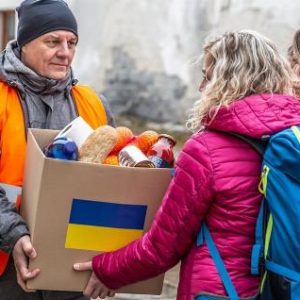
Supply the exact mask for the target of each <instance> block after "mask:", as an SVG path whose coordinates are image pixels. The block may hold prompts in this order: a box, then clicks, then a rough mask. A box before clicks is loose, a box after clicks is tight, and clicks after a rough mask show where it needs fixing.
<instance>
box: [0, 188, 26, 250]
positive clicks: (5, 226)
mask: <svg viewBox="0 0 300 300" xmlns="http://www.w3.org/2000/svg"><path fill="white" fill-rule="evenodd" d="M24 235H29V231H28V228H27V226H26V223H25V221H24V220H23V218H22V217H21V216H20V215H19V214H18V212H17V209H16V206H15V204H14V203H12V202H10V201H8V199H7V197H6V195H5V190H4V189H3V188H2V187H1V186H0V250H3V251H4V252H7V253H10V252H11V251H12V249H13V247H14V246H15V243H16V242H17V240H18V239H19V238H21V237H22V236H24Z"/></svg>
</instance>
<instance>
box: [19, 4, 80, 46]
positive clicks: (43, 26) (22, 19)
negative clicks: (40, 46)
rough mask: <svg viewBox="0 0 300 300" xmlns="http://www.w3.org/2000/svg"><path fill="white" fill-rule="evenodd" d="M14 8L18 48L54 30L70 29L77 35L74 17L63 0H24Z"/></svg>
mask: <svg viewBox="0 0 300 300" xmlns="http://www.w3.org/2000/svg"><path fill="white" fill-rule="evenodd" d="M16 10H17V13H18V18H19V23H18V34H17V41H18V45H19V47H20V48H21V47H23V46H24V45H25V44H27V43H28V42H30V41H32V40H34V39H36V38H38V37H39V36H41V35H43V34H45V33H48V32H51V31H55V30H66V31H71V32H73V33H74V34H76V36H78V33H77V22H76V19H75V17H74V15H73V13H72V11H71V10H70V8H69V7H68V5H67V3H66V2H64V1H63V0H25V1H23V2H22V3H21V5H20V6H19V7H17V9H16Z"/></svg>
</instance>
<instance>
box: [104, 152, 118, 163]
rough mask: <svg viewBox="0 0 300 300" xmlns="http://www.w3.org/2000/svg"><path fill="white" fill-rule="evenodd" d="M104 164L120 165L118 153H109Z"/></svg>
mask: <svg viewBox="0 0 300 300" xmlns="http://www.w3.org/2000/svg"><path fill="white" fill-rule="evenodd" d="M103 164H106V165H114V166H118V165H119V159H118V155H116V154H110V155H108V156H107V157H106V158H105V160H104V161H103Z"/></svg>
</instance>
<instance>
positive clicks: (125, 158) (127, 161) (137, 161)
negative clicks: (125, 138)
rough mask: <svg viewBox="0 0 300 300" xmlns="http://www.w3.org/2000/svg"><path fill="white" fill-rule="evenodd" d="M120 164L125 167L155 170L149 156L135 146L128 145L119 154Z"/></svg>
mask: <svg viewBox="0 0 300 300" xmlns="http://www.w3.org/2000/svg"><path fill="white" fill-rule="evenodd" d="M119 164H120V166H123V167H142V168H155V166H154V164H153V163H152V162H151V161H150V160H149V159H148V158H147V156H146V155H145V154H144V153H143V152H142V151H141V150H140V149H139V148H137V147H136V146H134V145H128V146H126V147H124V148H123V149H122V150H121V151H120V152H119Z"/></svg>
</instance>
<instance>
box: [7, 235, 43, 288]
mask: <svg viewBox="0 0 300 300" xmlns="http://www.w3.org/2000/svg"><path fill="white" fill-rule="evenodd" d="M36 256H37V254H36V251H35V249H34V248H33V246H32V244H31V241H30V238H29V236H28V235H25V236H22V237H21V238H20V239H19V240H18V241H17V242H16V244H15V247H14V249H13V258H14V264H15V268H16V272H17V281H18V284H19V285H20V286H21V288H22V289H23V290H24V291H25V292H34V290H30V289H28V288H27V287H26V282H27V280H28V279H32V278H35V277H36V276H37V275H38V274H39V273H40V270H39V269H34V270H32V271H30V270H29V269H28V259H29V258H31V259H33V258H35V257H36Z"/></svg>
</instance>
